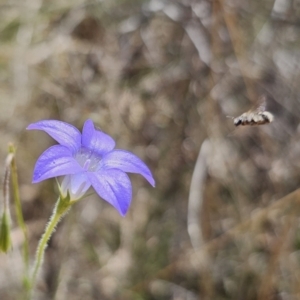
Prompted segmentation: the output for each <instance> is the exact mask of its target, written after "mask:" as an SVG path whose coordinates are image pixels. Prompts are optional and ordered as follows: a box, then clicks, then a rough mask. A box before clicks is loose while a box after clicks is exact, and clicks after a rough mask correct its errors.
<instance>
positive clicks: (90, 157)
mask: <svg viewBox="0 0 300 300" xmlns="http://www.w3.org/2000/svg"><path fill="white" fill-rule="evenodd" d="M75 159H76V160H77V162H78V163H79V164H80V165H81V166H82V167H83V169H84V170H85V171H89V172H95V171H97V170H98V167H99V163H100V161H101V157H100V156H99V155H97V154H95V153H94V152H93V151H91V150H88V149H86V148H81V149H80V150H79V151H78V152H77V153H76V155H75Z"/></svg>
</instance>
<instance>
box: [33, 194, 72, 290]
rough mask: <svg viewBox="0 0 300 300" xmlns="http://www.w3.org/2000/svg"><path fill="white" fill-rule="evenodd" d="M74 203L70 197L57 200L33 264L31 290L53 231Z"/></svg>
mask: <svg viewBox="0 0 300 300" xmlns="http://www.w3.org/2000/svg"><path fill="white" fill-rule="evenodd" d="M73 203H74V202H72V201H70V198H69V197H65V198H63V197H61V196H60V197H59V198H58V200H57V202H56V205H55V207H54V210H53V214H52V216H51V218H50V221H49V223H48V224H47V226H46V229H45V232H44V234H43V235H42V237H41V239H40V241H39V244H38V247H37V251H36V257H35V261H34V266H33V273H32V277H31V281H30V292H32V290H33V288H34V285H35V281H36V277H37V275H38V272H39V270H40V267H41V264H42V262H43V259H44V255H45V250H46V248H47V243H48V241H49V239H50V237H51V236H52V234H53V232H54V231H55V227H56V225H57V224H58V223H59V221H60V220H61V218H62V217H63V216H64V215H65V214H66V213H67V212H68V210H69V209H70V207H71V206H72V204H73Z"/></svg>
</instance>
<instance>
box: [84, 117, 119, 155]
mask: <svg viewBox="0 0 300 300" xmlns="http://www.w3.org/2000/svg"><path fill="white" fill-rule="evenodd" d="M82 145H83V146H84V147H85V148H87V149H89V150H91V151H92V152H95V153H97V154H99V155H104V154H105V153H107V152H109V151H111V150H112V149H114V147H115V145H116V143H115V141H114V140H113V139H112V138H111V137H110V136H109V135H108V134H106V133H104V132H102V131H100V130H96V129H95V127H94V124H93V121H92V120H86V121H85V123H84V125H83V129H82Z"/></svg>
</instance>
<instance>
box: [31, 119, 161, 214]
mask: <svg viewBox="0 0 300 300" xmlns="http://www.w3.org/2000/svg"><path fill="white" fill-rule="evenodd" d="M27 129H29V130H33V129H37V130H43V131H45V132H46V133H48V134H49V135H50V136H51V137H52V138H53V139H55V140H56V141H57V142H58V143H59V145H54V146H52V147H50V148H48V149H47V150H46V151H45V152H44V153H42V155H41V156H40V157H39V158H38V160H37V162H36V165H35V168H34V172H33V180H32V182H33V183H36V182H40V181H42V180H45V179H48V178H52V177H57V176H64V179H63V181H62V184H61V193H62V194H63V196H67V194H68V193H69V195H70V198H71V200H78V199H80V198H81V197H82V196H83V195H84V194H85V193H86V191H87V190H88V189H89V188H90V187H91V186H92V187H93V188H94V189H95V191H96V193H97V194H98V195H99V196H100V197H101V198H103V199H104V200H106V201H107V202H109V203H110V204H111V205H112V206H114V207H115V208H116V209H117V210H118V212H119V213H120V214H121V215H122V216H124V215H125V214H126V212H127V210H128V208H129V206H130V202H131V197H132V187H131V182H130V179H129V177H128V175H127V174H126V172H128V173H137V174H141V175H142V176H143V177H144V178H145V179H146V180H147V181H148V182H149V183H150V184H151V185H152V186H154V185H155V182H154V179H153V176H152V174H151V172H150V170H149V168H148V167H147V166H146V164H145V163H144V162H143V161H142V160H140V159H139V158H138V157H137V156H136V155H134V154H133V153H131V152H129V151H125V150H120V149H114V148H115V141H114V140H113V139H112V138H111V137H110V136H109V135H107V134H105V133H104V132H102V131H100V130H97V129H95V127H94V124H93V122H92V121H91V120H87V121H86V122H85V123H84V126H83V129H82V134H81V133H80V131H79V130H78V129H77V128H75V127H74V126H72V125H70V124H68V123H65V122H62V121H56V120H44V121H39V122H36V123H33V124H30V125H29V126H28V127H27Z"/></svg>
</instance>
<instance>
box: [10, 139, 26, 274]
mask: <svg viewBox="0 0 300 300" xmlns="http://www.w3.org/2000/svg"><path fill="white" fill-rule="evenodd" d="M8 152H9V153H12V154H13V155H14V157H13V159H12V161H11V181H12V190H13V195H14V201H15V209H16V216H17V222H18V225H19V226H20V228H21V230H22V232H23V235H24V244H23V260H24V264H25V277H26V278H25V279H27V280H28V276H29V245H28V243H29V240H28V233H27V228H26V225H25V222H24V218H23V213H22V206H21V200H20V192H19V183H18V172H17V164H16V158H15V155H16V149H15V147H14V146H13V145H12V144H10V145H9V147H8Z"/></svg>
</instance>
